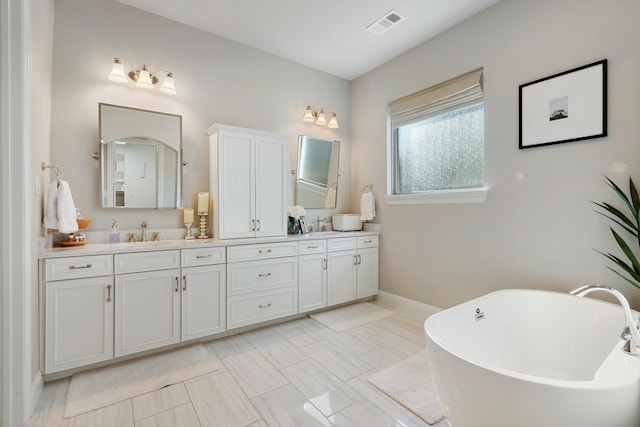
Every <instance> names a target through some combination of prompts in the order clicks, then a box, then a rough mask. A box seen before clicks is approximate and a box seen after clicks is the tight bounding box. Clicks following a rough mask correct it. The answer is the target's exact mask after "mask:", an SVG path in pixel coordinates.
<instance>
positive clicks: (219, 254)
mask: <svg viewBox="0 0 640 427" xmlns="http://www.w3.org/2000/svg"><path fill="white" fill-rule="evenodd" d="M226 255H227V254H226V250H225V248H224V247H217V248H197V249H183V250H182V266H183V267H193V266H196V265H210V264H224V263H225V261H226Z"/></svg>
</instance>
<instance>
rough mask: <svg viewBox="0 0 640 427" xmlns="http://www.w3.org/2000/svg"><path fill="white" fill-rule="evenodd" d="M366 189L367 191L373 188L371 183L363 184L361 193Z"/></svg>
mask: <svg viewBox="0 0 640 427" xmlns="http://www.w3.org/2000/svg"><path fill="white" fill-rule="evenodd" d="M367 190H369V191H371V190H373V184H367V185H365V186H364V188H363V189H362V194H364V193H366V192H367Z"/></svg>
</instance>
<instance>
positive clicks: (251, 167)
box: [217, 132, 256, 239]
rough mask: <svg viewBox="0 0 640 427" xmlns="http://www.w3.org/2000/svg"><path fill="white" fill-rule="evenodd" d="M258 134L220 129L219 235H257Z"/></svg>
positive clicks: (225, 237)
mask: <svg viewBox="0 0 640 427" xmlns="http://www.w3.org/2000/svg"><path fill="white" fill-rule="evenodd" d="M254 143H255V138H254V137H253V136H252V135H247V134H242V133H234V132H220V135H219V141H218V144H219V146H218V153H219V156H220V157H219V159H218V162H217V167H218V180H219V182H218V207H217V209H218V212H219V218H218V221H219V231H218V233H219V235H218V236H217V237H218V238H220V239H230V238H236V237H253V236H254V235H255V228H256V224H255V219H256V218H255V215H254V213H255V156H254V152H253V150H254Z"/></svg>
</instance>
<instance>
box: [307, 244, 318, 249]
mask: <svg viewBox="0 0 640 427" xmlns="http://www.w3.org/2000/svg"><path fill="white" fill-rule="evenodd" d="M318 248H319V246H318V245H313V246H307V249H318Z"/></svg>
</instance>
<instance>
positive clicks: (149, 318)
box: [115, 250, 181, 356]
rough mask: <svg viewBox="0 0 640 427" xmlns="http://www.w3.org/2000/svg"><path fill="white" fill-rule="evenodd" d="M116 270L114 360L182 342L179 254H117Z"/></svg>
mask: <svg viewBox="0 0 640 427" xmlns="http://www.w3.org/2000/svg"><path fill="white" fill-rule="evenodd" d="M115 270H116V271H115V272H116V276H115V284H116V300H115V301H116V305H115V356H123V355H126V354H131V353H137V352H140V351H144V350H149V349H153V348H156V347H161V346H164V345H168V344H174V343H177V342H179V341H180V290H181V282H180V251H179V250H169V251H153V252H135V253H124V254H116V255H115ZM134 271H135V272H134ZM122 273H126V274H122Z"/></svg>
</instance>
